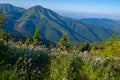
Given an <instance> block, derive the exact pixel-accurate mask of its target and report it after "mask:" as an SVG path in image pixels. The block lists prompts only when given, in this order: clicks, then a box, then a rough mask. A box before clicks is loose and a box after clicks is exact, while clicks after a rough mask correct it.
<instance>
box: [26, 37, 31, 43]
mask: <svg viewBox="0 0 120 80" xmlns="http://www.w3.org/2000/svg"><path fill="white" fill-rule="evenodd" d="M31 43H32V41H31V39H30V38H29V37H28V38H27V39H26V40H25V44H27V45H29V44H31Z"/></svg>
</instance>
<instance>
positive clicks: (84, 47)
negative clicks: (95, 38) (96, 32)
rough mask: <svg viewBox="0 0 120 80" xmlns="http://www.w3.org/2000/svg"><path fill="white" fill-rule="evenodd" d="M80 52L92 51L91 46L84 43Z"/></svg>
mask: <svg viewBox="0 0 120 80" xmlns="http://www.w3.org/2000/svg"><path fill="white" fill-rule="evenodd" d="M79 50H80V51H82V52H84V51H90V50H91V46H90V44H89V43H84V44H82V45H81V46H80V48H79Z"/></svg>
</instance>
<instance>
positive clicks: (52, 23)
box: [0, 4, 116, 43]
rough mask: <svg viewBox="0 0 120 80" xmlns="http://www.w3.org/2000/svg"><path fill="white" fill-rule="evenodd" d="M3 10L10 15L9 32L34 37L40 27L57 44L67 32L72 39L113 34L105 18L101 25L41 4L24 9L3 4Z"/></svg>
mask: <svg viewBox="0 0 120 80" xmlns="http://www.w3.org/2000/svg"><path fill="white" fill-rule="evenodd" d="M0 9H1V10H2V11H3V12H4V13H5V14H6V15H7V19H6V22H7V23H6V25H7V26H8V29H7V30H8V31H9V32H12V33H18V34H22V35H25V36H33V34H34V32H35V30H36V28H40V30H41V34H42V37H43V38H44V39H46V40H49V41H53V42H54V43H57V42H58V41H59V39H60V38H61V36H62V34H63V33H66V34H67V36H68V40H69V41H70V42H95V41H103V40H106V39H108V38H109V37H111V35H112V34H113V31H112V30H111V28H109V27H111V26H108V25H105V23H103V22H104V21H103V22H101V21H100V22H99V24H98V23H97V22H96V23H95V22H94V21H93V22H90V21H91V20H87V19H81V20H74V19H71V18H66V17H63V16H61V15H59V14H57V13H55V12H53V11H52V10H50V9H46V8H43V7H41V6H39V5H38V6H34V7H31V8H29V9H23V8H19V7H15V6H12V5H11V4H0ZM108 23H109V22H108ZM108 23H106V24H108ZM102 24H103V25H104V26H103V25H102ZM115 24H116V23H115ZM100 26H103V27H100ZM113 27H114V26H113Z"/></svg>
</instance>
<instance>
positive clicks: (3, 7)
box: [0, 4, 25, 13]
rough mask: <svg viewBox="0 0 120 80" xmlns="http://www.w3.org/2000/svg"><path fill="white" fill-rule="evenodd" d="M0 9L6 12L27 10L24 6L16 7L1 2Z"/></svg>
mask: <svg viewBox="0 0 120 80" xmlns="http://www.w3.org/2000/svg"><path fill="white" fill-rule="evenodd" d="M0 10H2V11H3V12H4V13H13V12H23V11H25V9H24V8H20V7H15V6H13V5H11V4H0Z"/></svg>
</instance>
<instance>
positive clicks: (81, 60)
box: [0, 42, 120, 80]
mask: <svg viewBox="0 0 120 80" xmlns="http://www.w3.org/2000/svg"><path fill="white" fill-rule="evenodd" d="M7 44H8V43H7ZM4 47H6V45H4ZM6 49H8V51H7V50H4V49H3V51H2V50H1V52H4V51H6V52H5V53H6V54H5V55H4V56H3V58H1V59H0V80H120V76H119V75H120V58H119V57H101V56H99V55H92V56H91V55H88V54H85V53H81V54H84V55H81V54H75V52H73V53H74V54H69V53H66V51H65V52H64V51H62V52H60V51H57V49H53V50H51V51H50V50H49V49H47V48H43V47H40V46H38V47H34V46H31V45H28V46H27V45H25V44H22V43H12V42H9V46H7V48H6ZM73 51H75V50H73ZM71 53H72V52H71ZM7 54H8V55H9V56H6V55H7Z"/></svg>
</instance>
